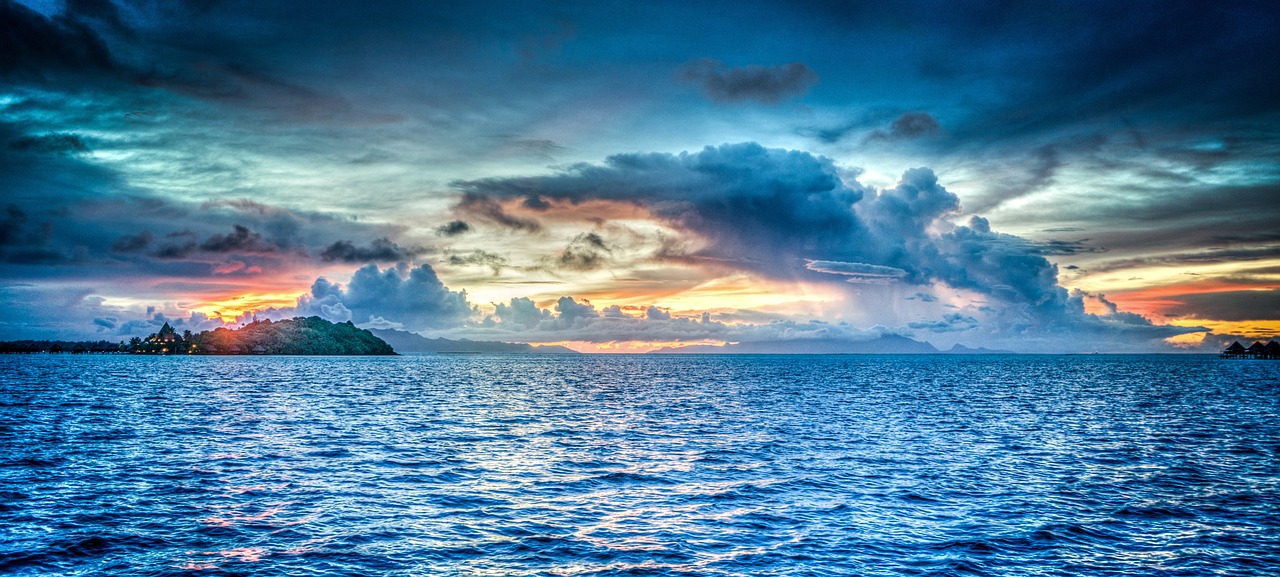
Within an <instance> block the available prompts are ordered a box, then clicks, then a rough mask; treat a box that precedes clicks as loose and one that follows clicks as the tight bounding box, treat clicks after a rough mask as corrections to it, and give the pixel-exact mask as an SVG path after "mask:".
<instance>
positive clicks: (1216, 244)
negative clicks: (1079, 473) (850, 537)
mask: <svg viewBox="0 0 1280 577" xmlns="http://www.w3.org/2000/svg"><path fill="white" fill-rule="evenodd" d="M361 4H363V3H352V2H339V1H332V0H310V1H308V2H295V1H278V2H274V1H273V2H260V1H259V2H237V1H219V0H187V1H183V2H178V1H161V0H121V1H116V2H112V1H110V0H66V1H60V0H41V1H37V0H22V1H14V0H0V339H2V340H12V339H26V338H32V339H93V340H98V339H103V340H109V341H119V340H124V339H128V338H130V337H133V336H145V335H147V334H149V333H152V332H154V331H155V330H156V329H157V328H158V327H159V326H160V325H161V324H163V323H165V322H169V323H171V324H172V325H173V326H175V327H176V328H178V330H193V331H199V330H207V329H210V328H214V327H217V326H224V325H225V326H236V325H238V324H240V323H242V322H245V321H246V320H248V319H252V318H255V317H257V318H288V317H292V316H298V315H319V316H322V317H324V318H327V319H330V320H333V321H348V320H350V321H352V322H354V323H355V324H356V325H358V326H362V327H366V328H395V329H401V330H407V331H412V332H416V333H419V334H423V335H425V336H429V337H444V338H452V339H459V338H467V339H473V340H498V341H511V342H529V343H535V344H541V343H555V344H562V345H566V346H570V347H571V348H574V349H576V350H581V351H587V352H593V351H603V352H645V351H649V350H653V349H656V348H661V347H673V346H684V345H707V344H711V345H717V344H723V343H744V342H749V343H763V346H766V347H767V346H768V344H769V343H776V342H780V341H795V340H805V339H818V340H822V341H824V342H831V341H849V342H859V341H866V340H870V339H875V338H877V337H880V336H882V335H901V336H907V337H910V338H914V339H916V340H921V341H927V342H929V343H931V344H933V345H934V346H937V347H938V348H940V349H947V348H949V347H951V346H953V345H956V344H961V345H964V346H968V347H987V348H992V349H1001V350H1011V351H1018V352H1092V351H1102V352H1108V351H1118V352H1145V351H1156V352H1179V351H1213V350H1217V349H1219V348H1221V347H1222V346H1223V345H1224V343H1229V342H1230V341H1231V340H1242V341H1246V342H1247V341H1251V340H1253V339H1258V338H1263V339H1265V338H1270V337H1272V336H1274V335H1277V334H1280V105H1278V104H1277V103H1280V75H1277V74H1275V73H1274V71H1275V69H1276V68H1277V66H1278V65H1280V35H1277V34H1276V33H1275V31H1276V30H1280V7H1277V6H1278V5H1277V4H1275V3H1273V2H1266V1H1262V2H1232V1H1216V2H1177V3H1172V2H1155V1H1150V2H1144V1H1138V2H1089V1H1070V2H1066V1H1064V2H1051V1H1041V2H1002V1H991V2H964V3H955V2H910V1H908V2H895V3H869V2H868V3H863V2H803V1H799V2H787V3H779V2H760V3H757V2H742V1H737V2H725V3H720V2H699V3H685V2H646V3H637V2H561V3H549V4H542V3H528V2H510V3H507V2H456V3H455V2H379V3H372V4H373V5H372V6H365V5H361Z"/></svg>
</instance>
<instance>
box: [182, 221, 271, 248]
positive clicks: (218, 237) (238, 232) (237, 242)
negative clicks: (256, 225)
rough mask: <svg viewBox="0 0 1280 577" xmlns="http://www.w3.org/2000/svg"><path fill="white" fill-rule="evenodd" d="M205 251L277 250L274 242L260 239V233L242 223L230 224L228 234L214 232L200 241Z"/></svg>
mask: <svg viewBox="0 0 1280 577" xmlns="http://www.w3.org/2000/svg"><path fill="white" fill-rule="evenodd" d="M200 250H202V251H205V252H235V253H270V252H276V251H277V250H279V247H278V246H276V245H275V244H272V243H269V242H265V241H263V240H262V233H257V232H253V231H251V230H249V227H247V226H243V225H239V224H237V225H234V226H232V231H231V232H230V233H229V234H215V235H213V236H210V237H209V238H208V239H206V240H205V241H204V242H202V243H200Z"/></svg>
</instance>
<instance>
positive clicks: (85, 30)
mask: <svg viewBox="0 0 1280 577" xmlns="http://www.w3.org/2000/svg"><path fill="white" fill-rule="evenodd" d="M0 30H3V31H4V32H3V33H2V34H0V77H4V78H10V79H15V80H22V81H33V82H47V81H49V80H51V78H52V77H54V76H61V75H64V74H67V73H71V74H75V75H89V74H95V73H111V72H114V71H115V70H116V69H117V65H116V63H115V62H114V61H113V60H112V58H111V52H110V50H108V48H107V44H106V43H105V42H104V41H103V40H102V38H101V37H100V36H99V35H98V34H97V33H96V32H95V31H94V30H93V29H92V28H90V27H89V26H88V25H86V24H85V23H83V22H81V21H80V20H77V19H76V18H75V17H74V16H71V15H64V16H58V17H54V18H51V19H50V18H45V17H44V15H42V14H40V13H38V12H35V11H34V10H31V9H30V8H27V7H26V6H23V5H21V4H18V3H17V2H13V1H12V0H0Z"/></svg>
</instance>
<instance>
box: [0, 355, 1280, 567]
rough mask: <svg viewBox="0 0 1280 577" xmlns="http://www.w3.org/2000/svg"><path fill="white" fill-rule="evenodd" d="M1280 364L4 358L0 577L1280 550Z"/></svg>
mask: <svg viewBox="0 0 1280 577" xmlns="http://www.w3.org/2000/svg"><path fill="white" fill-rule="evenodd" d="M1278 409H1280V364H1276V363H1262V362H1258V363H1252V362H1231V363H1228V362H1222V361H1218V360H1217V359H1210V358H1198V357H1192V358H1186V357H1159V358H1139V357H1106V356H1099V357H1087V358H1086V357H942V356H930V357H874V356H825V357H786V356H782V357H767V356H766V357H754V356H742V357H660V356H586V357H577V356H573V357H568V356H566V357H557V356H537V357H533V356H424V357H400V358H272V357H254V358H222V357H195V358H137V357H81V356H75V357H72V356H15V357H0V573H17V574H31V575H46V574H67V575H71V574H75V575H86V574H143V575H169V574H184V573H191V574H219V573H233V574H234V573H243V574H254V575H299V574H305V575H352V574H360V575H369V574H379V575H422V574H430V575H452V574H489V575H526V574H540V575H612V574H631V575H635V574H642V575H666V574H681V575H688V574H696V575H744V574H752V575H814V574H819V575H821V574H832V575H849V574H857V575H902V574H922V575H923V574H939V575H942V574H962V573H971V574H1026V575H1117V574H1121V575H1126V574H1127V575H1152V574H1164V575H1204V574H1259V575H1263V574H1275V573H1277V572H1280V424H1278V423H1280V421H1278V420H1277V418H1276V417H1277V413H1280V410H1278Z"/></svg>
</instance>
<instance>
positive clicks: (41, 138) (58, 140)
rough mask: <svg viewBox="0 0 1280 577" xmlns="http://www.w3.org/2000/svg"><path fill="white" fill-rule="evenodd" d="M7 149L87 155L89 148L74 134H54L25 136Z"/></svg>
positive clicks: (14, 141)
mask: <svg viewBox="0 0 1280 577" xmlns="http://www.w3.org/2000/svg"><path fill="white" fill-rule="evenodd" d="M9 148H11V149H13V150H17V151H19V152H34V153H38V154H62V155H77V154H88V153H89V146H88V145H86V144H85V143H84V140H83V139H81V138H80V137H79V136H77V135H75V134H69V133H63V132H54V133H49V134H40V135H27V136H22V137H19V138H16V139H14V140H12V141H10V142H9Z"/></svg>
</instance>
